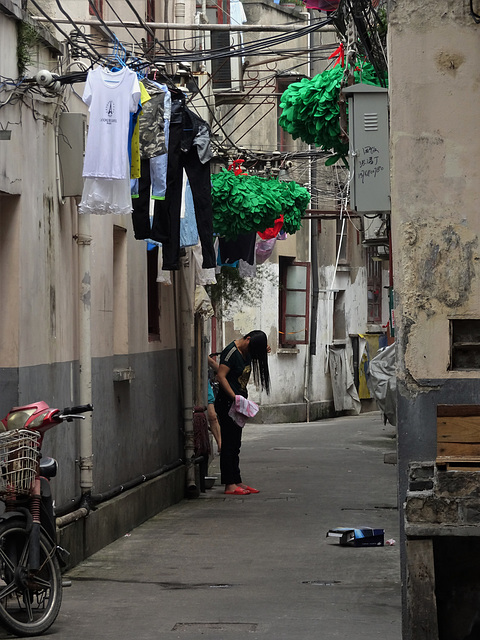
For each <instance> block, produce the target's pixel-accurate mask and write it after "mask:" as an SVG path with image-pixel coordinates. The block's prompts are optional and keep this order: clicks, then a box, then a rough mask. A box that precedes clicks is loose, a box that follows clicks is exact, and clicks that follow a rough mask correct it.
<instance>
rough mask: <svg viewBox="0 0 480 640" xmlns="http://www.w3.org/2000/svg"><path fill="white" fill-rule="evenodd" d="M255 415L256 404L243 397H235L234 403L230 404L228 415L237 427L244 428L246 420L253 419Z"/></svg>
mask: <svg viewBox="0 0 480 640" xmlns="http://www.w3.org/2000/svg"><path fill="white" fill-rule="evenodd" d="M257 413H258V404H256V403H255V402H253V401H252V400H248V399H247V398H244V397H243V396H235V402H232V406H231V407H230V410H229V412H228V415H229V416H230V418H231V419H232V420H233V421H234V422H236V424H238V426H239V427H244V426H245V422H246V421H247V419H248V418H254V417H255V416H256V415H257Z"/></svg>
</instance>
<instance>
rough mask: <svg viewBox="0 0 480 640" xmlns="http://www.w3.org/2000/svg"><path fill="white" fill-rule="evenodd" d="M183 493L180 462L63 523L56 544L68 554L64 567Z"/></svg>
mask: <svg viewBox="0 0 480 640" xmlns="http://www.w3.org/2000/svg"><path fill="white" fill-rule="evenodd" d="M184 497H185V467H184V466H181V467H178V468H177V469H174V470H172V471H169V472H168V473H166V474H164V475H162V476H159V477H158V478H154V479H153V480H149V481H148V482H145V483H143V484H141V485H139V486H138V487H135V488H134V489H131V490H130V491H127V492H125V493H123V494H121V495H119V496H117V497H115V498H113V499H112V500H109V501H108V502H105V503H103V504H101V505H99V506H98V507H97V508H96V509H95V511H91V512H90V514H89V515H88V516H87V517H86V518H81V519H80V520H77V521H76V522H72V523H71V524H69V525H67V526H66V527H63V528H62V529H60V531H59V532H58V544H59V545H60V546H62V547H64V548H65V549H67V551H69V552H70V554H71V555H70V562H69V567H68V568H72V567H74V566H75V565H77V564H78V563H79V562H82V560H84V559H85V558H88V557H89V556H91V555H92V554H94V553H95V552H96V551H99V550H100V549H102V548H103V547H106V546H107V545H108V544H110V543H111V542H113V541H114V540H117V539H118V538H120V537H121V536H123V535H125V534H126V533H128V532H129V531H131V530H132V529H134V528H135V527H137V526H139V525H140V524H142V522H145V521H146V520H148V519H149V518H152V517H153V516H154V515H156V514H157V513H159V512H160V511H163V510H164V509H166V508H167V507H170V506H172V505H173V504H176V503H177V502H180V501H181V500H183V498H184Z"/></svg>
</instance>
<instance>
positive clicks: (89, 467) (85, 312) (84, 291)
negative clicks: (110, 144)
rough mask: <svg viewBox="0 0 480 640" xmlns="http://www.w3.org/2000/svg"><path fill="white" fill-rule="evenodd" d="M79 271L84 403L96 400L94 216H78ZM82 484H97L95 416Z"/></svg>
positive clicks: (83, 429)
mask: <svg viewBox="0 0 480 640" xmlns="http://www.w3.org/2000/svg"><path fill="white" fill-rule="evenodd" d="M76 240H77V244H78V272H79V277H80V305H79V338H80V339H79V343H80V344H79V358H78V359H79V366H80V373H79V382H80V404H91V402H92V344H91V324H90V322H91V315H90V311H91V276H90V245H91V243H92V236H91V231H90V216H89V215H79V216H78V236H77V238H76ZM79 457H80V488H81V490H82V495H89V494H90V493H91V489H92V486H93V436H92V416H91V414H86V415H85V420H82V421H81V422H80V456H79Z"/></svg>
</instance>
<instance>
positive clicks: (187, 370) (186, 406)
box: [179, 252, 199, 497]
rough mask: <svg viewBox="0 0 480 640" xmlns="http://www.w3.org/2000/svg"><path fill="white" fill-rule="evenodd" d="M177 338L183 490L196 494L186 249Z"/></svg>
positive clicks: (190, 298) (190, 305) (182, 260)
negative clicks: (184, 477) (181, 406)
mask: <svg viewBox="0 0 480 640" xmlns="http://www.w3.org/2000/svg"><path fill="white" fill-rule="evenodd" d="M179 275H180V278H179V285H180V292H179V293H180V341H181V352H182V360H181V363H182V385H183V433H184V438H185V465H186V470H185V471H186V493H187V496H189V497H197V496H198V495H199V489H198V487H197V483H196V480H195V441H194V433H193V394H194V387H193V373H194V371H193V353H192V345H193V325H194V315H193V296H192V295H191V288H192V287H191V282H190V280H191V278H190V275H191V272H190V260H189V253H188V252H187V255H186V256H183V257H181V258H180V272H179Z"/></svg>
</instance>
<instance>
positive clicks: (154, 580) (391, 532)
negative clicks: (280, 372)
mask: <svg viewBox="0 0 480 640" xmlns="http://www.w3.org/2000/svg"><path fill="white" fill-rule="evenodd" d="M395 447H396V442H395V429H394V428H393V427H391V426H390V425H386V426H385V425H384V424H383V419H382V417H381V415H380V413H378V412H375V413H368V414H362V415H361V416H355V417H342V418H335V419H331V420H324V421H320V422H312V423H309V424H305V423H302V424H278V425H247V426H246V427H245V431H244V441H243V446H242V453H241V468H242V475H243V480H244V482H246V483H247V484H250V485H251V486H254V487H257V488H259V489H260V490H261V493H259V494H256V495H249V496H245V497H244V496H225V495H224V493H223V487H222V486H220V485H219V483H218V482H217V483H216V484H215V486H214V487H213V489H211V490H209V491H207V492H206V494H202V495H201V497H200V498H199V499H196V500H184V501H183V502H182V503H180V504H178V505H176V506H173V507H171V508H169V509H168V510H166V511H163V512H162V513H160V514H158V515H157V516H156V517H154V518H152V519H151V520H149V521H148V522H146V523H144V524H143V525H142V526H140V527H138V528H137V529H135V530H134V531H132V532H131V533H130V534H128V535H127V536H125V537H123V538H121V539H119V540H117V541H116V542H114V543H113V544H111V545H109V546H108V547H106V548H105V549H103V550H102V551H100V552H98V553H96V554H95V555H94V556H92V557H91V558H89V559H87V560H86V561H85V562H83V563H82V564H80V565H79V566H77V567H75V568H74V569H73V570H71V571H70V572H69V574H68V577H69V578H70V579H71V580H72V587H71V588H68V589H65V591H64V601H63V605H62V609H61V611H60V615H59V617H58V619H57V622H56V623H55V625H54V626H53V627H52V629H51V631H50V632H49V633H48V634H47V636H48V637H52V638H61V639H62V640H63V639H64V638H65V639H67V638H68V639H69V640H84V639H85V638H92V639H97V638H99V639H100V638H101V639H102V640H113V639H115V640H126V639H128V640H153V639H155V640H170V639H172V640H173V639H177V638H178V639H182V640H190V639H192V638H202V639H204V640H230V639H234V640H238V639H244V638H252V639H253V638H261V639H262V640H287V639H288V640H292V639H293V640H310V639H314V638H315V639H317V638H321V639H322V640H334V639H335V638H342V640H345V639H348V638H355V640H367V639H368V640H372V638H383V639H385V638H388V640H399V639H400V638H401V628H400V627H401V625H400V620H401V602H400V597H401V596H400V565H399V544H398V528H399V526H398V510H397V494H396V467H395V466H394V465H391V464H385V463H384V455H385V454H386V453H392V452H394V450H395ZM217 463H218V458H217V459H216V460H215V461H214V463H213V465H212V466H211V467H210V473H211V475H215V474H216V473H218V465H217ZM339 526H356V527H359V526H370V527H374V528H382V529H385V540H388V539H392V538H393V539H395V540H396V544H395V545H393V546H384V547H370V548H353V547H342V546H340V545H339V544H338V541H337V540H335V539H333V538H327V537H326V533H327V531H328V530H329V529H331V528H334V527H339Z"/></svg>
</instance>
